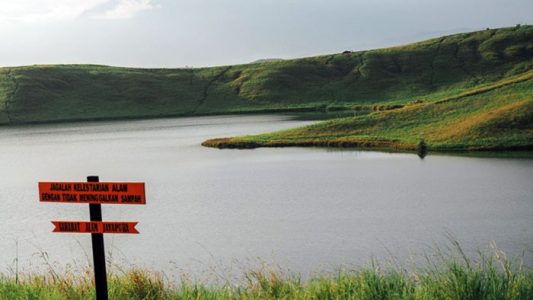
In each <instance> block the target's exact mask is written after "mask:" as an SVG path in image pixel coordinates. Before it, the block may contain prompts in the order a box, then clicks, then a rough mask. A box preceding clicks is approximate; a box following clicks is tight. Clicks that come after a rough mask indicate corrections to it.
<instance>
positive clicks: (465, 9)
mask: <svg viewBox="0 0 533 300" xmlns="http://www.w3.org/2000/svg"><path fill="white" fill-rule="evenodd" d="M532 12H533V1H531V0H479V1H478V0H1V2H0V66H14V65H31V64H58V63H62V64H63V63H64V64H70V63H91V64H105V65H116V66H139V67H184V66H193V67H200V66H213V65H226V64H237V63H247V62H251V61H254V60H257V59H262V58H294V57H303V56H312V55H320V54H328V53H336V52H341V51H343V50H362V49H371V48H379V47H387V46H393V45H398V44H404V43H408V42H413V41H417V40H421V39H426V38H429V37H434V36H440V35H443V34H448V33H455V32H463V31H472V30H477V29H484V28H486V27H490V28H495V27H505V26H513V25H515V24H518V23H520V24H532V23H533V13H532Z"/></svg>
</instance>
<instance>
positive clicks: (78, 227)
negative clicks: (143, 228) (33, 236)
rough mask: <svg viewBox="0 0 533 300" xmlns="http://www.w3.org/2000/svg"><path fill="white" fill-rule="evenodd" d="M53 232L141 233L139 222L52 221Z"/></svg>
mask: <svg viewBox="0 0 533 300" xmlns="http://www.w3.org/2000/svg"><path fill="white" fill-rule="evenodd" d="M52 224H54V226H55V227H54V231H53V232H69V233H139V232H138V231H137V229H135V225H137V222H95V221H93V222H83V221H52Z"/></svg>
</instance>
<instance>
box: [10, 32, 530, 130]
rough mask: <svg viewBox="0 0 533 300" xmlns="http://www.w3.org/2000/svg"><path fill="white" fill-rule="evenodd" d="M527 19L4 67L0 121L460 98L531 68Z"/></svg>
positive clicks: (353, 106) (364, 107) (360, 107)
mask: <svg viewBox="0 0 533 300" xmlns="http://www.w3.org/2000/svg"><path fill="white" fill-rule="evenodd" d="M532 41H533V26H526V25H523V26H519V27H518V26H517V27H512V28H500V29H491V30H483V31H478V32H471V33H464V34H456V35H450V36H445V37H439V38H435V39H431V40H427V41H422V42H419V43H414V44H409V45H405V46H401V47H393V48H387V49H377V50H370V51H359V52H351V53H347V54H341V53H339V54H331V55H323V56H316V57H308V58H302V59H294V60H281V61H278V60H275V61H266V62H258V63H251V64H245V65H234V66H222V67H212V68H186V69H139V68H120V67H108V66H98V65H37V66H23V67H4V68H0V124H4V125H9V124H24V123H40V122H65V121H81V120H102V119H125V118H156V117H166V116H192V115H208V114H232V113H257V112H262V113H272V112H296V111H301V112H315V111H321V112H325V111H348V112H350V111H354V112H368V111H373V110H375V109H377V110H380V109H381V110H383V109H388V108H394V107H402V106H405V105H407V104H408V103H411V102H415V101H418V100H423V101H424V102H434V101H438V100H442V99H447V98H454V97H461V95H462V94H463V93H464V92H465V91H466V90H471V89H472V88H474V87H477V88H478V89H481V90H483V89H484V88H490V87H491V86H492V85H493V84H494V83H495V82H500V84H504V81H505V80H506V79H508V78H511V77H513V76H516V75H520V74H524V73H525V72H527V71H529V70H531V69H532V67H533V59H532V53H533V42H532Z"/></svg>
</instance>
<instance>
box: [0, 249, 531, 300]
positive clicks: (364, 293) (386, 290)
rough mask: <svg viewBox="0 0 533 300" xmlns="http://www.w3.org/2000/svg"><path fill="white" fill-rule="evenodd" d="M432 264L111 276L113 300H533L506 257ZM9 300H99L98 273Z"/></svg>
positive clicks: (8, 289) (17, 288)
mask: <svg viewBox="0 0 533 300" xmlns="http://www.w3.org/2000/svg"><path fill="white" fill-rule="evenodd" d="M460 257H463V258H461V259H456V258H453V257H446V258H445V257H443V256H439V255H437V256H436V257H431V258H429V257H428V260H433V261H435V260H436V261H442V262H443V264H442V265H436V264H435V263H432V264H431V266H429V267H427V268H424V269H420V268H412V269H410V270H409V271H406V270H404V269H400V268H399V267H397V268H393V267H383V266H380V265H379V264H378V263H374V264H373V265H372V266H371V267H368V268H362V269H360V270H352V271H348V270H344V271H339V272H336V273H334V274H324V275H315V276H314V277H312V278H310V279H308V280H302V279H300V277H299V276H295V275H283V274H281V273H280V272H274V271H265V270H263V271H257V272H249V273H247V274H245V278H246V279H245V280H243V282H242V284H239V285H237V284H235V283H233V284H232V283H229V282H227V283H225V284H202V283H195V282H192V281H190V280H182V282H181V283H180V284H172V283H169V282H168V281H166V280H165V279H164V276H162V275H161V274H156V273H150V272H146V271H140V270H132V271H128V272H126V273H124V274H122V275H120V276H116V275H113V276H110V278H109V283H108V285H109V297H110V299H183V300H188V299H191V300H192V299H195V300H202V299H213V300H214V299H217V300H225V299H227V300H235V299H243V300H244V299H246V300H248V299H291V300H292V299H294V300H298V299H302V300H303V299H310V300H311V299H313V300H315V299H316V300H318V299H354V300H355V299H357V300H365V299H369V300H374V299H383V300H387V299H397V300H399V299H412V300H416V299H420V300H422V299H424V300H429V299H443V300H444V299H446V300H484V299H487V300H489V299H490V300H492V299H502V300H504V299H509V300H515V299H516V300H521V299H523V300H530V299H532V297H533V272H532V270H531V269H527V268H525V267H523V266H522V265H521V264H520V263H514V264H513V263H511V262H509V261H508V260H507V259H506V258H505V255H503V254H502V253H500V252H497V253H496V255H492V256H489V257H482V258H481V259H480V260H479V261H478V262H475V261H473V260H469V259H466V258H464V256H460ZM0 298H1V299H11V300H16V299H42V300H46V299H53V300H61V299H94V287H93V284H92V280H91V274H90V273H86V274H84V275H79V276H72V275H70V276H68V275H67V276H57V275H56V274H51V275H45V276H37V275H34V276H26V277H24V278H22V279H19V281H18V282H17V281H16V280H15V279H13V278H10V277H5V276H4V277H2V278H0Z"/></svg>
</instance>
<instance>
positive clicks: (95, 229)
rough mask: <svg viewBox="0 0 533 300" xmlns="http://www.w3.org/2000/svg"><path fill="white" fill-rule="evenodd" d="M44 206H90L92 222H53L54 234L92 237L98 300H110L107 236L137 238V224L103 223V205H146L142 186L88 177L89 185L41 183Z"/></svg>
mask: <svg viewBox="0 0 533 300" xmlns="http://www.w3.org/2000/svg"><path fill="white" fill-rule="evenodd" d="M39 200H40V201H41V202H62V203H86V204H87V203H88V204H89V213H90V219H91V220H90V222H86V221H52V224H54V230H53V232H66V233H90V234H91V240H92V247H93V262H94V283H95V288H96V299H97V300H107V299H108V295H107V274H106V267H105V249H104V233H125V234H138V233H139V232H138V231H137V229H135V225H137V222H103V221H102V206H101V205H102V204H146V196H145V192H144V183H142V182H100V180H99V178H98V176H88V177H87V182H39Z"/></svg>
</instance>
